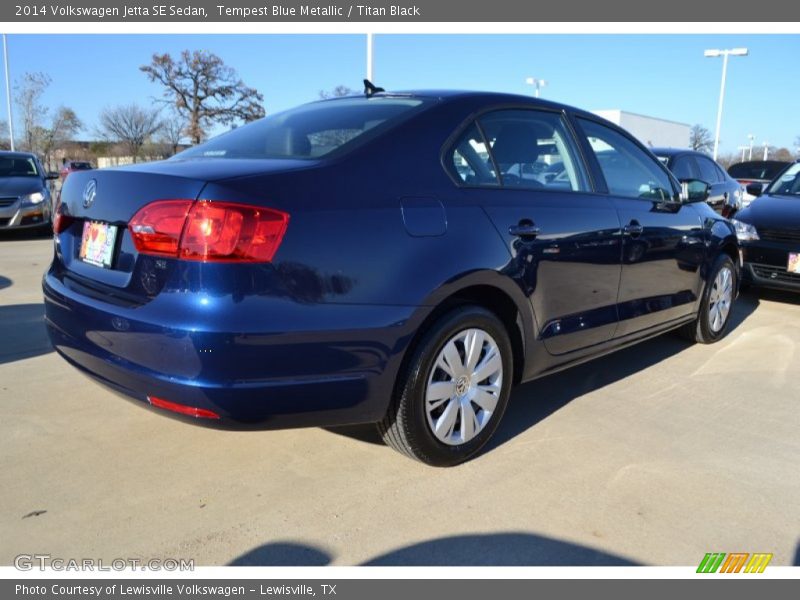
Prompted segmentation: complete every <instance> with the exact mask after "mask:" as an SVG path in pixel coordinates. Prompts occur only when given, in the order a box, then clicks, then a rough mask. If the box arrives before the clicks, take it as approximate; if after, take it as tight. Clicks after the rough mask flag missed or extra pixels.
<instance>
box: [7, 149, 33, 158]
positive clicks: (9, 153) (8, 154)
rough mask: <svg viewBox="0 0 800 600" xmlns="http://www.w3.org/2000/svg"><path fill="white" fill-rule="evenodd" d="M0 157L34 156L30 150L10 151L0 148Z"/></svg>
mask: <svg viewBox="0 0 800 600" xmlns="http://www.w3.org/2000/svg"><path fill="white" fill-rule="evenodd" d="M0 157H3V158H36V155H34V154H33V153H32V152H11V151H10V150H0Z"/></svg>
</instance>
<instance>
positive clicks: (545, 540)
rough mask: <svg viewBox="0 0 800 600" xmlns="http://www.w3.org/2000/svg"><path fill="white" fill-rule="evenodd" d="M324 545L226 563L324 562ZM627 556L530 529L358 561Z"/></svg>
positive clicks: (618, 562)
mask: <svg viewBox="0 0 800 600" xmlns="http://www.w3.org/2000/svg"><path fill="white" fill-rule="evenodd" d="M332 560H333V558H332V557H331V556H330V555H329V554H328V553H327V552H326V551H324V550H321V549H319V548H313V547H311V546H308V545H305V544H298V543H291V542H289V543H286V542H282V543H270V544H264V545H262V546H259V547H257V548H254V549H253V550H250V551H249V552H246V553H245V554H242V555H241V556H239V557H237V558H235V559H234V560H233V561H231V562H230V563H229V566H289V565H295V566H325V565H328V564H330V563H331V562H332ZM637 564H638V563H635V562H633V561H631V560H629V559H626V558H623V557H621V556H616V555H613V554H609V553H607V552H603V551H602V550H596V549H594V548H589V547H588V546H582V545H580V544H573V543H570V542H562V541H560V540H556V539H553V538H549V537H545V536H540V535H534V534H530V533H519V532H507V533H491V534H471V535H455V536H450V537H444V538H438V539H434V540H428V541H425V542H420V543H418V544H413V545H411V546H404V547H402V548H398V549H396V550H392V551H390V552H387V553H386V554H381V555H379V556H376V557H374V558H371V559H369V560H367V561H365V562H363V563H361V565H362V566H636V565H637Z"/></svg>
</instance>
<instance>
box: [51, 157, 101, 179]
mask: <svg viewBox="0 0 800 600" xmlns="http://www.w3.org/2000/svg"><path fill="white" fill-rule="evenodd" d="M93 168H94V167H92V163H90V162H87V161H79V160H68V161H67V162H65V163H64V164H63V165H61V169H60V170H59V172H58V174H59V175H60V176H61V180H62V181H63V180H64V179H66V178H67V175H69V174H70V173H74V172H75V171H89V170H91V169H93Z"/></svg>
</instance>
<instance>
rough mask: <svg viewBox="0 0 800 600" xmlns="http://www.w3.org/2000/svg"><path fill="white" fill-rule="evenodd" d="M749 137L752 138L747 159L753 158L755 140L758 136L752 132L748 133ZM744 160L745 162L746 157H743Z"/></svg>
mask: <svg viewBox="0 0 800 600" xmlns="http://www.w3.org/2000/svg"><path fill="white" fill-rule="evenodd" d="M747 139H748V140H750V154H748V155H747V160H753V142H754V141H755V139H756V136H754V135H753V134H752V133H748V134H747ZM742 162H744V159H742Z"/></svg>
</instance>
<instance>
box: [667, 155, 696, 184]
mask: <svg viewBox="0 0 800 600" xmlns="http://www.w3.org/2000/svg"><path fill="white" fill-rule="evenodd" d="M670 170H671V171H672V174H673V175H675V177H677V178H678V179H700V170H699V169H698V168H697V164H696V163H695V162H694V158H693V157H692V156H679V157H677V158H676V159H675V160H674V161H673V162H672V168H671V169H670Z"/></svg>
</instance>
